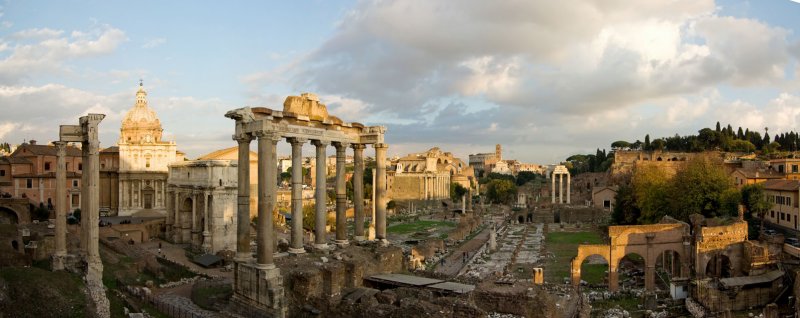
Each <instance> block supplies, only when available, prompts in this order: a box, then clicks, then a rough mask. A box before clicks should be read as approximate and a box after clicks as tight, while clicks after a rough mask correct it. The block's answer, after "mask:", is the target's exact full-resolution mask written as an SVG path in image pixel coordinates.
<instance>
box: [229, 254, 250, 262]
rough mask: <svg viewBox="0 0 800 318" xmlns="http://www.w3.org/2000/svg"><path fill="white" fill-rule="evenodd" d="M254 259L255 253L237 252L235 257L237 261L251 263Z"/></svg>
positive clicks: (234, 259)
mask: <svg viewBox="0 0 800 318" xmlns="http://www.w3.org/2000/svg"><path fill="white" fill-rule="evenodd" d="M252 260H253V255H251V254H250V253H249V252H248V253H236V256H234V257H233V261H234V262H237V263H250V262H251V261H252Z"/></svg>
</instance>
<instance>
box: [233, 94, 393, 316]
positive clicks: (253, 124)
mask: <svg viewBox="0 0 800 318" xmlns="http://www.w3.org/2000/svg"><path fill="white" fill-rule="evenodd" d="M225 116H226V117H228V118H231V119H234V120H235V121H236V131H235V134H234V136H233V138H234V139H235V140H236V141H238V142H239V164H238V200H239V201H238V219H237V224H238V226H237V249H236V252H237V257H236V265H235V269H234V270H235V272H236V279H235V282H234V291H235V294H234V300H235V301H238V302H241V303H243V304H247V305H250V306H253V307H256V308H262V309H264V310H267V311H268V312H269V313H271V314H272V315H274V316H275V317H283V316H285V314H286V304H285V300H284V298H283V297H284V296H283V294H284V288H283V278H282V276H281V273H280V270H279V269H278V268H277V267H276V266H275V265H274V262H273V252H274V247H273V244H274V242H273V235H272V232H273V213H272V211H273V209H275V205H276V188H277V186H276V184H275V182H269V181H268V180H276V177H277V173H278V171H277V152H276V145H277V143H278V142H279V141H280V140H282V139H284V138H286V139H287V140H288V141H289V142H290V143H291V144H292V154H293V157H292V160H293V163H294V164H293V166H292V167H293V169H294V170H293V171H292V172H293V179H292V184H293V186H294V187H293V188H294V190H293V191H292V203H293V204H292V217H293V219H292V222H293V223H292V227H291V231H292V234H291V242H290V245H291V248H292V249H291V251H292V252H293V253H303V252H304V251H305V247H304V242H303V235H302V231H303V229H302V219H303V215H302V210H301V209H302V204H301V200H302V198H301V197H300V191H299V190H300V187H299V185H300V182H301V180H300V176H301V172H300V170H299V169H300V168H301V163H300V160H301V157H300V156H299V154H301V151H302V146H303V144H304V143H306V142H308V141H310V142H311V143H312V144H313V145H315V146H316V152H317V166H318V167H324V166H325V157H326V155H325V153H326V152H325V151H326V148H327V146H328V145H333V146H334V147H335V148H336V156H337V157H336V158H337V160H336V163H337V166H336V181H335V185H336V186H335V189H336V191H335V192H336V225H337V226H336V236H335V237H336V244H337V245H338V246H346V245H347V244H348V242H349V235H348V233H347V232H346V229H347V226H346V219H345V214H344V212H345V209H346V206H345V204H346V199H345V182H344V172H345V171H344V156H345V151H346V150H347V148H349V147H352V148H353V150H354V152H355V158H356V161H355V173H356V175H358V176H360V175H362V174H363V170H364V162H363V155H362V153H363V150H364V148H365V146H366V145H373V148H374V149H375V157H376V163H377V165H376V179H377V180H376V183H377V189H376V211H375V215H376V220H375V232H376V239H378V240H385V239H386V197H385V194H386V149H387V145H386V144H384V143H383V134H384V132H385V130H386V129H385V128H384V127H380V126H375V127H367V126H364V125H361V124H359V123H345V122H342V120H340V119H339V118H337V117H334V116H330V115H328V112H327V108H326V107H325V105H324V104H322V103H320V102H319V99H318V98H317V96H316V95H314V94H310V93H304V94H302V95H301V96H289V97H287V98H286V101H285V102H284V108H283V111H277V110H272V109H269V108H263V107H255V108H249V107H247V108H240V109H236V110H232V111H229V112H228V113H227V114H225ZM256 138H257V139H258V181H259V182H258V224H257V229H258V230H257V240H256V241H257V246H258V247H257V251H256V255H257V256H256V259H255V260H254V259H253V258H252V256H251V253H250V235H249V220H250V219H249V210H250V207H249V203H250V200H249V191H250V190H249V184H250V182H249V176H250V172H249V167H250V165H249V162H248V157H249V156H248V154H249V149H250V142H251V141H252V140H253V139H256ZM316 173H317V178H316V179H317V184H316V189H317V192H316V202H317V204H316V208H317V210H316V215H315V233H314V234H315V239H314V242H313V243H314V245H313V246H314V248H316V249H327V248H328V242H327V239H326V234H325V217H326V204H325V195H326V194H325V188H326V187H325V172H324V170H323V169H317V171H316ZM362 180H363V178H354V188H355V189H361V188H363V184H361V182H362ZM354 205H355V224H356V226H355V231H354V233H353V236H354V238H355V239H363V238H364V237H365V232H364V227H363V224H364V221H365V214H364V203H363V200H360V199H357V200H355V202H354Z"/></svg>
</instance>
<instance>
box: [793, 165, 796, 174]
mask: <svg viewBox="0 0 800 318" xmlns="http://www.w3.org/2000/svg"><path fill="white" fill-rule="evenodd" d="M792 173H797V165H792Z"/></svg>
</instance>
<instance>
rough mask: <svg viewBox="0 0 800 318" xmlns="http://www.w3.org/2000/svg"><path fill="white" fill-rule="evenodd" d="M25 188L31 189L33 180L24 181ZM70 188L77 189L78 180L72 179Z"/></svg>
mask: <svg viewBox="0 0 800 318" xmlns="http://www.w3.org/2000/svg"><path fill="white" fill-rule="evenodd" d="M25 187H26V188H28V189H32V188H33V179H26V180H25ZM72 187H73V188H77V187H78V179H72Z"/></svg>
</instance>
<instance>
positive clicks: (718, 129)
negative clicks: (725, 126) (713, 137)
mask: <svg viewBox="0 0 800 318" xmlns="http://www.w3.org/2000/svg"><path fill="white" fill-rule="evenodd" d="M720 131H722V130H720V128H719V122H717V133H719V132H720Z"/></svg>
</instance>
